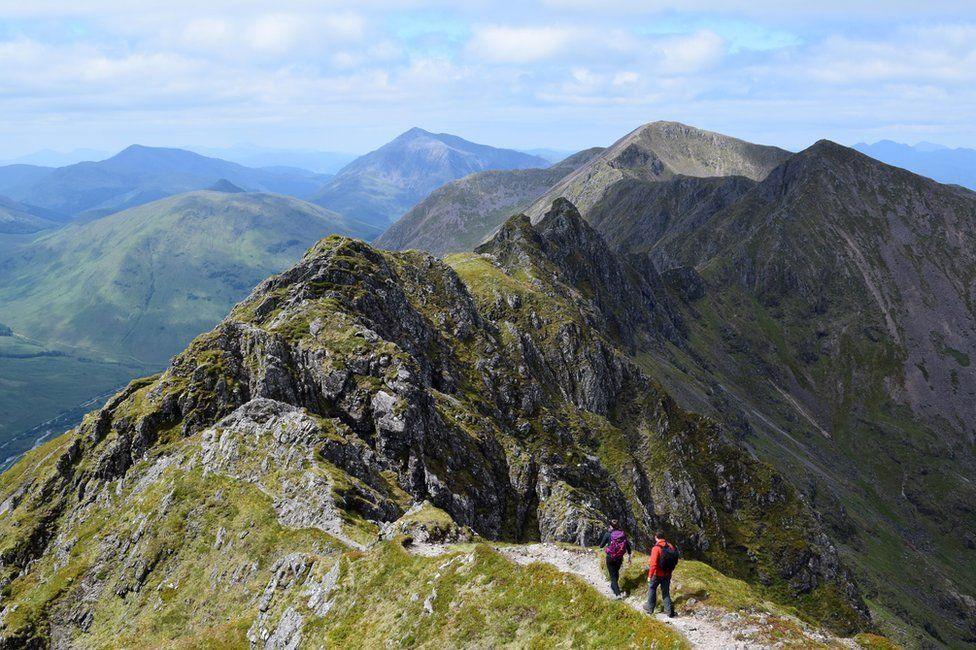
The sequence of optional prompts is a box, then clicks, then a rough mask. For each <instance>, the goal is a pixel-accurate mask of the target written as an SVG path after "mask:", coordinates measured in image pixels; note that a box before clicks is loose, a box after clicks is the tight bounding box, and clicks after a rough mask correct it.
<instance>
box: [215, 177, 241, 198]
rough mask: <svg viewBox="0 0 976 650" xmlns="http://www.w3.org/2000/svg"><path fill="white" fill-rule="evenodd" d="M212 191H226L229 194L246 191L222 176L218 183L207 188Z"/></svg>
mask: <svg viewBox="0 0 976 650" xmlns="http://www.w3.org/2000/svg"><path fill="white" fill-rule="evenodd" d="M207 189H208V190H210V191H212V192H225V193H227V194H239V193H241V192H246V191H247V190H245V189H244V188H242V187H239V186H237V185H234V184H233V183H231V182H230V181H229V180H227V179H226V178H221V179H220V180H218V181H217V182H216V183H214V184H213V185H211V186H210V187H208V188H207Z"/></svg>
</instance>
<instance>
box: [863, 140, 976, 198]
mask: <svg viewBox="0 0 976 650" xmlns="http://www.w3.org/2000/svg"><path fill="white" fill-rule="evenodd" d="M854 149H857V150H858V151H860V152H861V153H865V154H867V155H869V156H871V157H872V158H875V159H877V160H880V161H881V162H885V163H888V164H889V165H894V166H896V167H902V168H904V169H907V170H909V171H912V172H915V173H916V174H921V175H922V176H928V177H929V178H932V179H934V180H937V181H939V182H940V183H955V184H956V185H962V186H963V187H968V188H970V189H976V149H964V148H962V147H960V148H958V149H950V148H949V147H946V146H944V145H940V144H934V143H932V142H919V143H918V144H916V145H915V146H912V145H908V144H902V143H900V142H893V141H891V140H881V141H879V142H875V143H874V144H866V143H864V142H861V143H858V144H856V145H854Z"/></svg>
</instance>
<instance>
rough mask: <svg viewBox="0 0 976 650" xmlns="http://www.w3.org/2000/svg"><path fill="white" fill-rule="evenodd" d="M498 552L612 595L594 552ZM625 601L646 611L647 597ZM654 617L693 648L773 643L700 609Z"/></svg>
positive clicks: (544, 548) (724, 649)
mask: <svg viewBox="0 0 976 650" xmlns="http://www.w3.org/2000/svg"><path fill="white" fill-rule="evenodd" d="M498 550H499V552H501V553H503V554H504V555H506V556H507V557H509V558H511V559H512V560H514V561H515V562H518V563H520V564H530V563H532V562H546V563H548V564H551V565H552V566H554V567H556V568H557V569H559V570H560V571H564V572H566V573H572V574H574V575H576V576H579V577H580V578H582V579H583V580H584V581H586V582H587V583H589V584H590V585H592V586H593V587H594V588H595V589H596V590H597V591H599V592H600V593H601V594H603V595H604V596H606V597H607V598H610V597H612V595H613V594H612V592H611V591H610V583H609V582H608V581H607V576H606V573H605V572H604V570H603V566H602V564H601V561H600V560H601V558H600V557H599V556H598V555H597V554H596V553H594V552H593V551H586V550H582V549H580V550H575V549H573V550H571V549H567V548H563V547H560V546H557V545H555V544H529V545H526V546H502V547H499V548H498ZM624 602H625V603H627V604H628V605H630V606H631V607H633V608H634V609H636V610H638V611H643V607H644V600H643V599H642V598H638V597H636V596H631V597H629V598H626V599H625V600H624ZM655 618H656V619H657V620H658V621H660V622H661V623H664V624H665V625H670V626H671V627H673V628H674V629H676V630H678V631H679V632H680V633H681V634H682V635H684V637H685V638H686V639H688V642H689V643H690V644H691V646H692V647H693V648H701V649H703V650H728V649H730V648H732V649H738V650H746V649H750V650H751V649H758V648H766V647H770V646H764V645H757V644H754V643H749V642H746V641H742V640H740V639H737V638H736V636H735V630H734V629H730V628H731V626H730V627H726V626H724V625H723V624H722V620H721V619H720V618H718V617H715V618H712V617H711V616H708V615H706V614H704V613H701V612H694V613H690V614H689V613H685V614H684V615H680V612H679V616H677V617H675V618H668V617H667V616H665V615H664V614H661V613H658V614H656V615H655Z"/></svg>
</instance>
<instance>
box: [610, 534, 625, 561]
mask: <svg viewBox="0 0 976 650" xmlns="http://www.w3.org/2000/svg"><path fill="white" fill-rule="evenodd" d="M606 551H607V557H609V558H610V559H612V560H619V559H621V558H622V557H623V556H624V553H626V552H627V533H625V532H624V531H622V530H615V531H613V532H611V533H610V543H609V544H607V548H606Z"/></svg>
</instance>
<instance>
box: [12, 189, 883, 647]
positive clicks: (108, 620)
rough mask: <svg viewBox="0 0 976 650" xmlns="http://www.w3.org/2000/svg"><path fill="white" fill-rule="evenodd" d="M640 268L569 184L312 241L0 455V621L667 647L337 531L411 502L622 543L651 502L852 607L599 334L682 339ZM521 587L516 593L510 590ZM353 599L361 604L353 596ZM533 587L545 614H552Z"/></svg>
mask: <svg viewBox="0 0 976 650" xmlns="http://www.w3.org/2000/svg"><path fill="white" fill-rule="evenodd" d="M581 262H582V263H581ZM661 287H662V285H661V280H660V278H658V277H657V275H656V272H655V271H654V269H653V267H650V266H647V265H642V264H637V265H634V264H631V263H630V262H629V261H628V260H627V259H625V258H621V257H618V256H616V255H614V254H613V253H612V252H610V251H609V249H607V248H606V245H605V244H604V243H603V242H602V240H600V238H599V237H598V236H597V235H596V233H595V232H594V231H593V230H592V229H590V228H589V227H588V226H586V224H585V223H584V222H582V220H581V218H580V217H579V215H578V213H577V212H576V211H575V209H573V208H572V206H571V205H569V204H568V203H565V202H560V203H557V204H556V205H555V206H554V207H553V209H552V210H551V211H550V213H549V214H548V215H547V216H546V217H545V218H544V219H543V220H542V221H541V222H540V223H539V224H538V225H536V226H532V225H531V224H530V223H529V221H528V219H527V218H525V217H519V218H515V219H513V220H511V221H509V222H508V223H507V224H506V225H505V226H504V227H503V228H502V230H501V231H500V232H499V234H498V235H497V236H496V237H495V238H494V239H493V240H492V241H491V242H490V243H488V244H486V245H485V246H484V247H482V248H481V249H479V252H478V253H468V254H462V255H459V256H455V257H451V258H449V259H448V260H447V262H446V263H444V262H440V261H438V260H436V259H434V258H432V257H430V256H428V255H424V254H419V253H384V252H381V251H377V250H375V249H372V248H370V247H369V246H367V245H366V244H363V243H361V242H357V241H354V240H349V239H345V238H340V237H330V238H328V239H325V240H323V241H321V242H319V243H318V244H317V245H316V246H315V247H313V248H312V249H311V250H310V251H309V252H308V254H306V256H305V257H304V258H303V260H302V261H301V262H300V263H299V264H298V265H296V266H295V267H293V268H292V269H290V270H289V271H286V272H285V273H283V274H281V275H279V276H275V277H272V278H270V279H269V280H267V281H266V282H264V283H262V284H261V285H260V286H259V287H258V288H257V289H256V290H255V291H254V292H253V293H252V294H251V296H250V297H249V298H248V299H247V300H245V301H244V302H242V303H241V304H239V305H238V306H237V307H236V308H234V310H233V311H232V312H231V314H230V316H228V317H227V318H226V319H225V320H224V321H223V322H222V323H221V324H220V325H218V326H217V327H216V328H215V329H214V330H213V331H211V332H209V333H207V334H204V335H202V336H200V337H198V338H197V339H196V340H195V341H194V342H193V343H192V344H191V345H190V346H189V348H188V349H187V350H186V351H185V352H184V353H182V354H180V355H179V356H177V357H176V358H175V359H174V361H173V364H172V365H171V367H170V368H169V369H168V370H167V371H166V372H165V373H163V374H162V375H159V376H156V377H150V378H147V379H145V380H141V381H138V382H134V383H133V384H131V385H130V386H129V387H128V388H127V389H126V390H125V391H123V392H122V393H120V394H119V395H118V396H116V397H115V398H113V399H112V400H110V402H109V403H108V404H107V405H106V406H105V408H103V409H102V410H101V411H99V412H97V413H93V414H92V415H90V416H89V417H88V418H86V420H85V422H84V423H83V424H82V426H81V427H80V428H79V429H78V430H76V431H73V432H71V433H69V434H66V435H65V436H62V437H60V438H58V439H56V440H55V441H52V442H51V443H49V444H48V445H47V446H45V447H42V448H40V449H38V450H36V451H35V452H32V453H31V454H30V455H29V456H28V457H26V458H25V459H24V460H23V461H22V462H21V463H20V464H18V465H17V466H16V467H15V468H13V469H12V470H10V471H9V472H7V473H6V474H4V475H3V476H2V477H0V499H2V503H3V504H4V505H3V507H2V510H0V532H2V535H0V539H2V540H3V542H2V546H0V567H2V573H0V576H2V580H3V583H4V588H3V590H2V592H0V593H2V595H3V600H4V605H5V608H4V609H3V612H4V614H3V617H2V619H3V627H2V630H0V634H2V637H0V638H2V639H4V641H5V642H6V643H7V644H8V645H14V644H16V643H24V642H27V641H28V640H38V641H41V642H43V641H51V642H52V643H54V644H55V645H57V644H62V645H67V644H69V643H80V644H83V645H84V644H93V645H98V644H99V643H105V642H108V643H111V642H112V641H111V640H112V639H122V640H123V641H125V642H127V643H132V644H133V645H138V644H140V643H166V642H174V640H175V641H179V642H183V643H190V641H189V639H191V638H196V639H200V638H203V639H218V638H219V639H227V638H230V639H237V640H238V641H239V642H240V643H244V639H245V638H249V637H250V638H252V639H253V640H255V641H263V640H265V639H271V638H273V639H277V640H278V641H279V642H282V641H283V640H286V639H290V638H295V634H296V630H297V631H298V633H299V634H300V635H301V638H303V639H307V640H308V639H311V640H322V641H327V642H329V643H335V644H344V645H352V646H354V647H355V646H365V645H369V644H370V643H376V642H380V641H384V640H387V639H390V638H391V636H390V635H393V634H396V635H398V636H397V637H396V638H400V639H402V641H401V642H403V643H405V644H407V645H410V644H412V643H423V642H428V643H433V644H435V645H436V644H438V643H443V644H450V643H451V642H452V641H453V642H454V643H457V642H458V641H464V642H465V643H468V644H471V645H476V644H477V642H478V639H479V638H482V637H479V636H477V635H479V634H497V635H498V636H495V637H493V638H484V642H485V643H488V644H497V643H516V644H521V643H526V644H531V643H533V639H542V638H544V636H543V635H549V636H548V637H546V638H549V639H550V641H547V642H546V643H555V644H557V645H558V644H559V643H560V641H559V640H560V639H564V641H563V642H564V643H566V644H569V645H573V644H577V645H587V644H591V643H596V642H597V640H601V641H603V642H610V643H619V644H625V645H626V644H630V643H636V644H647V643H650V642H651V641H652V640H654V639H656V640H657V641H658V642H659V643H665V644H668V643H673V637H669V636H668V633H667V632H666V630H662V629H661V628H659V627H656V626H654V625H653V624H652V623H650V622H648V621H646V619H640V618H636V619H635V618H632V616H633V615H631V614H625V613H624V610H619V609H610V610H607V609H605V607H606V606H607V605H606V604H600V603H598V602H595V601H593V600H592V598H591V596H589V595H587V594H588V593H590V592H587V591H585V590H584V591H579V590H574V589H573V588H572V584H571V583H567V582H566V581H565V579H558V578H556V577H553V576H552V575H551V574H546V573H545V572H542V573H539V572H538V569H535V571H536V574H535V576H533V577H532V578H530V579H527V578H525V577H524V576H523V575H522V574H520V573H519V572H518V571H513V569H512V568H511V565H509V564H506V563H505V562H503V561H502V560H501V559H500V558H499V557H498V556H497V555H492V554H491V553H490V552H488V551H487V550H477V549H476V550H475V551H474V553H473V554H472V555H470V556H466V555H461V556H460V557H461V559H460V560H458V559H451V561H450V562H445V561H439V562H436V563H433V562H425V561H423V560H411V561H408V560H407V559H406V558H399V557H393V558H392V563H390V560H389V558H387V559H386V560H384V558H383V555H382V554H383V553H394V554H395V553H402V551H398V550H397V549H396V548H395V547H390V546H385V547H384V546H381V547H378V549H379V550H373V551H370V553H372V554H373V555H372V556H370V557H368V558H367V559H370V560H371V561H368V562H366V563H357V559H358V558H359V557H361V556H360V555H359V554H357V553H355V552H352V553H349V552H345V554H343V553H344V550H343V548H342V547H343V546H346V547H350V546H356V545H357V544H358V543H362V542H365V541H368V540H370V539H372V538H374V536H375V534H376V533H377V532H378V528H377V526H378V524H380V523H383V522H392V521H394V520H397V519H399V518H400V517H401V516H403V515H404V514H405V513H406V511H407V509H408V507H409V506H410V504H411V503H413V502H416V501H422V500H429V501H431V502H432V503H433V504H434V505H435V506H438V507H439V508H441V509H443V510H444V511H445V512H446V513H447V514H449V515H450V516H451V518H453V520H455V521H456V522H457V524H458V525H461V526H468V527H470V528H471V529H473V530H474V532H476V533H478V534H479V535H481V536H483V537H486V538H494V539H505V540H510V541H519V540H545V541H571V542H584V543H592V542H593V541H594V540H595V539H596V538H597V537H598V535H599V534H600V533H601V532H602V530H603V524H604V518H605V517H606V516H608V515H609V516H616V517H618V518H620V519H621V520H622V521H624V522H626V525H627V527H628V528H629V529H630V530H631V531H632V532H633V533H634V535H635V538H636V539H637V540H638V541H640V542H641V543H642V544H643V543H646V540H647V536H648V532H649V531H650V530H651V529H652V528H654V527H658V526H663V527H665V528H666V529H668V530H669V531H671V532H672V533H673V535H674V537H675V539H676V540H677V541H679V543H680V544H681V545H682V548H683V549H684V550H685V553H686V555H687V556H688V557H697V558H701V559H704V560H706V561H708V562H709V563H710V564H712V565H713V566H715V567H717V568H718V569H720V570H722V571H725V572H727V573H730V574H732V575H733V576H736V577H740V578H743V579H745V580H747V581H748V582H749V583H751V584H752V585H753V587H754V588H755V589H757V590H759V591H760V592H761V593H762V594H763V597H765V598H769V599H772V600H776V601H780V602H784V601H788V602H789V603H791V604H793V605H795V606H797V608H798V611H799V612H800V613H801V615H802V616H804V617H805V618H807V619H808V620H813V621H819V622H821V623H823V624H826V625H828V626H830V627H831V628H833V629H835V630H839V631H845V632H852V631H854V630H856V629H859V628H861V627H863V626H865V625H866V624H867V622H866V620H865V618H864V615H863V613H862V611H863V604H862V602H861V599H860V596H859V593H858V590H857V588H856V586H855V585H854V584H853V582H852V581H851V580H850V578H849V576H848V574H847V572H846V570H845V569H844V567H843V565H842V564H841V563H839V561H838V558H837V556H836V552H835V550H834V548H833V546H832V545H831V543H830V541H829V540H828V538H827V537H826V536H825V535H824V534H823V532H822V530H821V527H820V524H819V523H818V521H817V519H816V517H815V516H814V515H813V514H812V512H811V511H810V510H809V509H808V508H807V507H806V505H805V503H804V501H803V500H802V499H801V498H800V497H799V496H798V494H797V492H796V491H795V490H793V489H792V488H791V487H789V484H788V482H787V481H785V480H784V479H783V477H782V476H780V475H779V474H777V473H776V472H775V471H773V470H772V469H771V468H770V467H769V466H766V465H764V464H762V463H760V462H758V461H756V460H755V459H754V458H752V457H751V456H750V455H749V454H748V453H747V452H746V451H745V450H744V449H743V448H742V447H740V446H739V445H738V444H736V443H735V442H734V441H732V440H730V439H729V437H728V436H727V435H726V432H725V431H723V429H722V428H721V427H719V426H717V425H716V424H715V423H714V422H712V421H710V420H707V419H705V418H702V417H700V416H697V415H693V414H691V413H689V412H687V411H684V410H682V409H681V408H680V407H678V405H677V404H676V403H675V402H674V400H672V399H671V398H670V397H669V396H668V395H667V393H665V392H664V391H663V390H662V389H661V387H660V386H659V385H657V384H656V383H654V382H653V381H651V380H649V379H648V378H647V377H646V376H645V375H644V374H643V373H642V372H641V371H640V370H639V368H638V367H637V366H636V365H635V364H634V363H632V362H631V361H630V360H629V359H628V356H627V355H626V354H624V353H623V352H622V349H624V348H628V347H632V346H636V345H637V344H638V343H639V344H640V345H641V346H645V345H646V346H667V345H671V344H673V343H672V339H675V338H676V337H680V336H681V327H682V326H681V323H680V322H679V320H678V317H677V316H676V314H675V313H674V312H673V309H672V308H671V305H670V304H669V302H670V300H669V299H668V298H667V296H666V295H664V294H663V290H662V288H661ZM614 292H618V293H619V294H620V295H619V297H618V298H617V299H615V297H614ZM642 307H643V309H641V308H642ZM637 309H641V311H640V313H638V312H636V311H634V310H637ZM384 549H385V550H384ZM336 560H338V563H336ZM377 564H379V565H380V566H390V567H391V568H390V569H389V570H388V571H378V572H377V571H374V570H373V568H375V566H377ZM435 566H436V569H435ZM336 567H337V568H336ZM371 567H372V568H371ZM432 571H434V575H431V572H432ZM397 572H399V573H397ZM391 574H392V575H391ZM417 576H423V577H422V578H421V579H420V580H419V581H418V580H417ZM478 576H484V577H481V578H479V577H478ZM503 576H504V577H503ZM391 578H396V580H395V581H394V582H393V583H391V582H390V580H391ZM421 583H425V584H426V585H427V587H432V586H434V587H435V590H436V592H437V593H436V594H434V595H432V596H431V595H430V592H428V591H426V588H424V587H423V586H422V585H421ZM390 584H397V585H399V586H400V587H404V586H406V591H405V592H404V595H409V593H414V592H415V591H417V593H418V596H417V599H416V600H411V599H409V598H405V597H402V596H403V595H401V597H400V598H398V599H397V602H398V603H399V604H398V606H397V607H396V608H394V610H395V611H398V612H400V620H403V621H404V622H405V623H407V625H406V629H404V628H402V627H398V626H396V625H391V624H390V621H391V620H394V619H384V618H382V617H383V616H385V615H386V614H385V613H387V612H391V611H393V610H391V608H390V607H389V605H388V603H389V600H390V596H391V594H390V588H389V585H390ZM337 585H341V588H340V590H339V591H336V587H337ZM442 585H443V588H442ZM513 588H514V589H516V590H518V591H519V592H520V593H521V594H522V596H521V597H520V598H516V597H515V595H514V594H513V592H512V589H513ZM421 589H423V593H420V592H419V591H418V590H421ZM214 593H217V594H219V595H220V597H219V598H214V597H213V596H214ZM447 594H449V596H448V595H447ZM526 598H528V599H529V601H530V602H534V603H537V604H536V606H534V607H533V608H532V611H524V610H522V613H521V614H518V611H520V610H517V609H512V607H513V605H512V603H513V602H522V603H524V602H525V600H526ZM361 599H366V600H368V601H369V602H370V603H372V604H373V605H374V607H373V608H371V609H370V612H373V614H376V615H378V616H380V618H375V619H374V617H373V614H369V615H367V616H365V617H364V615H363V614H362V613H361V610H354V609H353V605H352V603H353V602H355V601H361ZM428 601H429V602H428ZM567 602H569V603H573V608H574V609H573V611H574V616H571V617H567V616H565V612H566V610H565V607H566V604H567ZM451 603H453V604H454V605H453V606H452V605H451ZM554 603H557V604H558V605H559V607H558V610H557V611H559V612H561V613H562V616H560V617H559V620H562V621H563V623H558V624H557V623H555V622H550V621H551V620H552V619H550V618H547V617H549V616H550V613H551V611H552V610H551V607H552V606H553V604H554ZM428 607H429V608H430V610H431V611H430V613H429V614H428V616H430V617H431V618H428V619H423V618H421V619H420V620H422V621H423V620H426V621H427V622H426V623H420V624H418V625H419V627H417V628H416V629H415V628H413V627H412V625H414V622H415V621H416V620H417V618H416V617H417V616H422V614H421V612H422V611H423V610H425V609H427V608H428ZM355 611H360V614H359V615H355V614H354V612H355ZM477 611H480V612H481V613H480V614H475V612H477ZM391 615H392V614H391ZM471 617H474V618H471ZM607 617H612V620H614V621H616V623H615V624H614V625H613V626H612V627H613V629H612V630H611V629H610V628H609V627H608V626H607V625H606V623H605V622H606V621H607V620H608V618H607ZM353 621H356V622H355V623H354V622H353ZM506 621H507V622H506ZM513 621H514V622H517V627H513V625H512V622H513ZM450 630H454V632H450ZM465 630H467V632H464V631H465ZM459 631H460V632H459ZM461 632H464V634H465V636H463V637H455V636H439V635H449V634H458V633H461ZM553 634H555V635H556V637H555V639H554V640H553V639H552V636H551V635H553ZM641 634H643V635H651V637H648V636H643V637H640V636H636V637H635V636H632V635H641ZM414 635H416V636H414ZM431 635H434V636H431ZM471 635H475V636H473V637H472V636H471ZM106 639H108V641H104V640H106ZM641 639H643V640H641Z"/></svg>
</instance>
